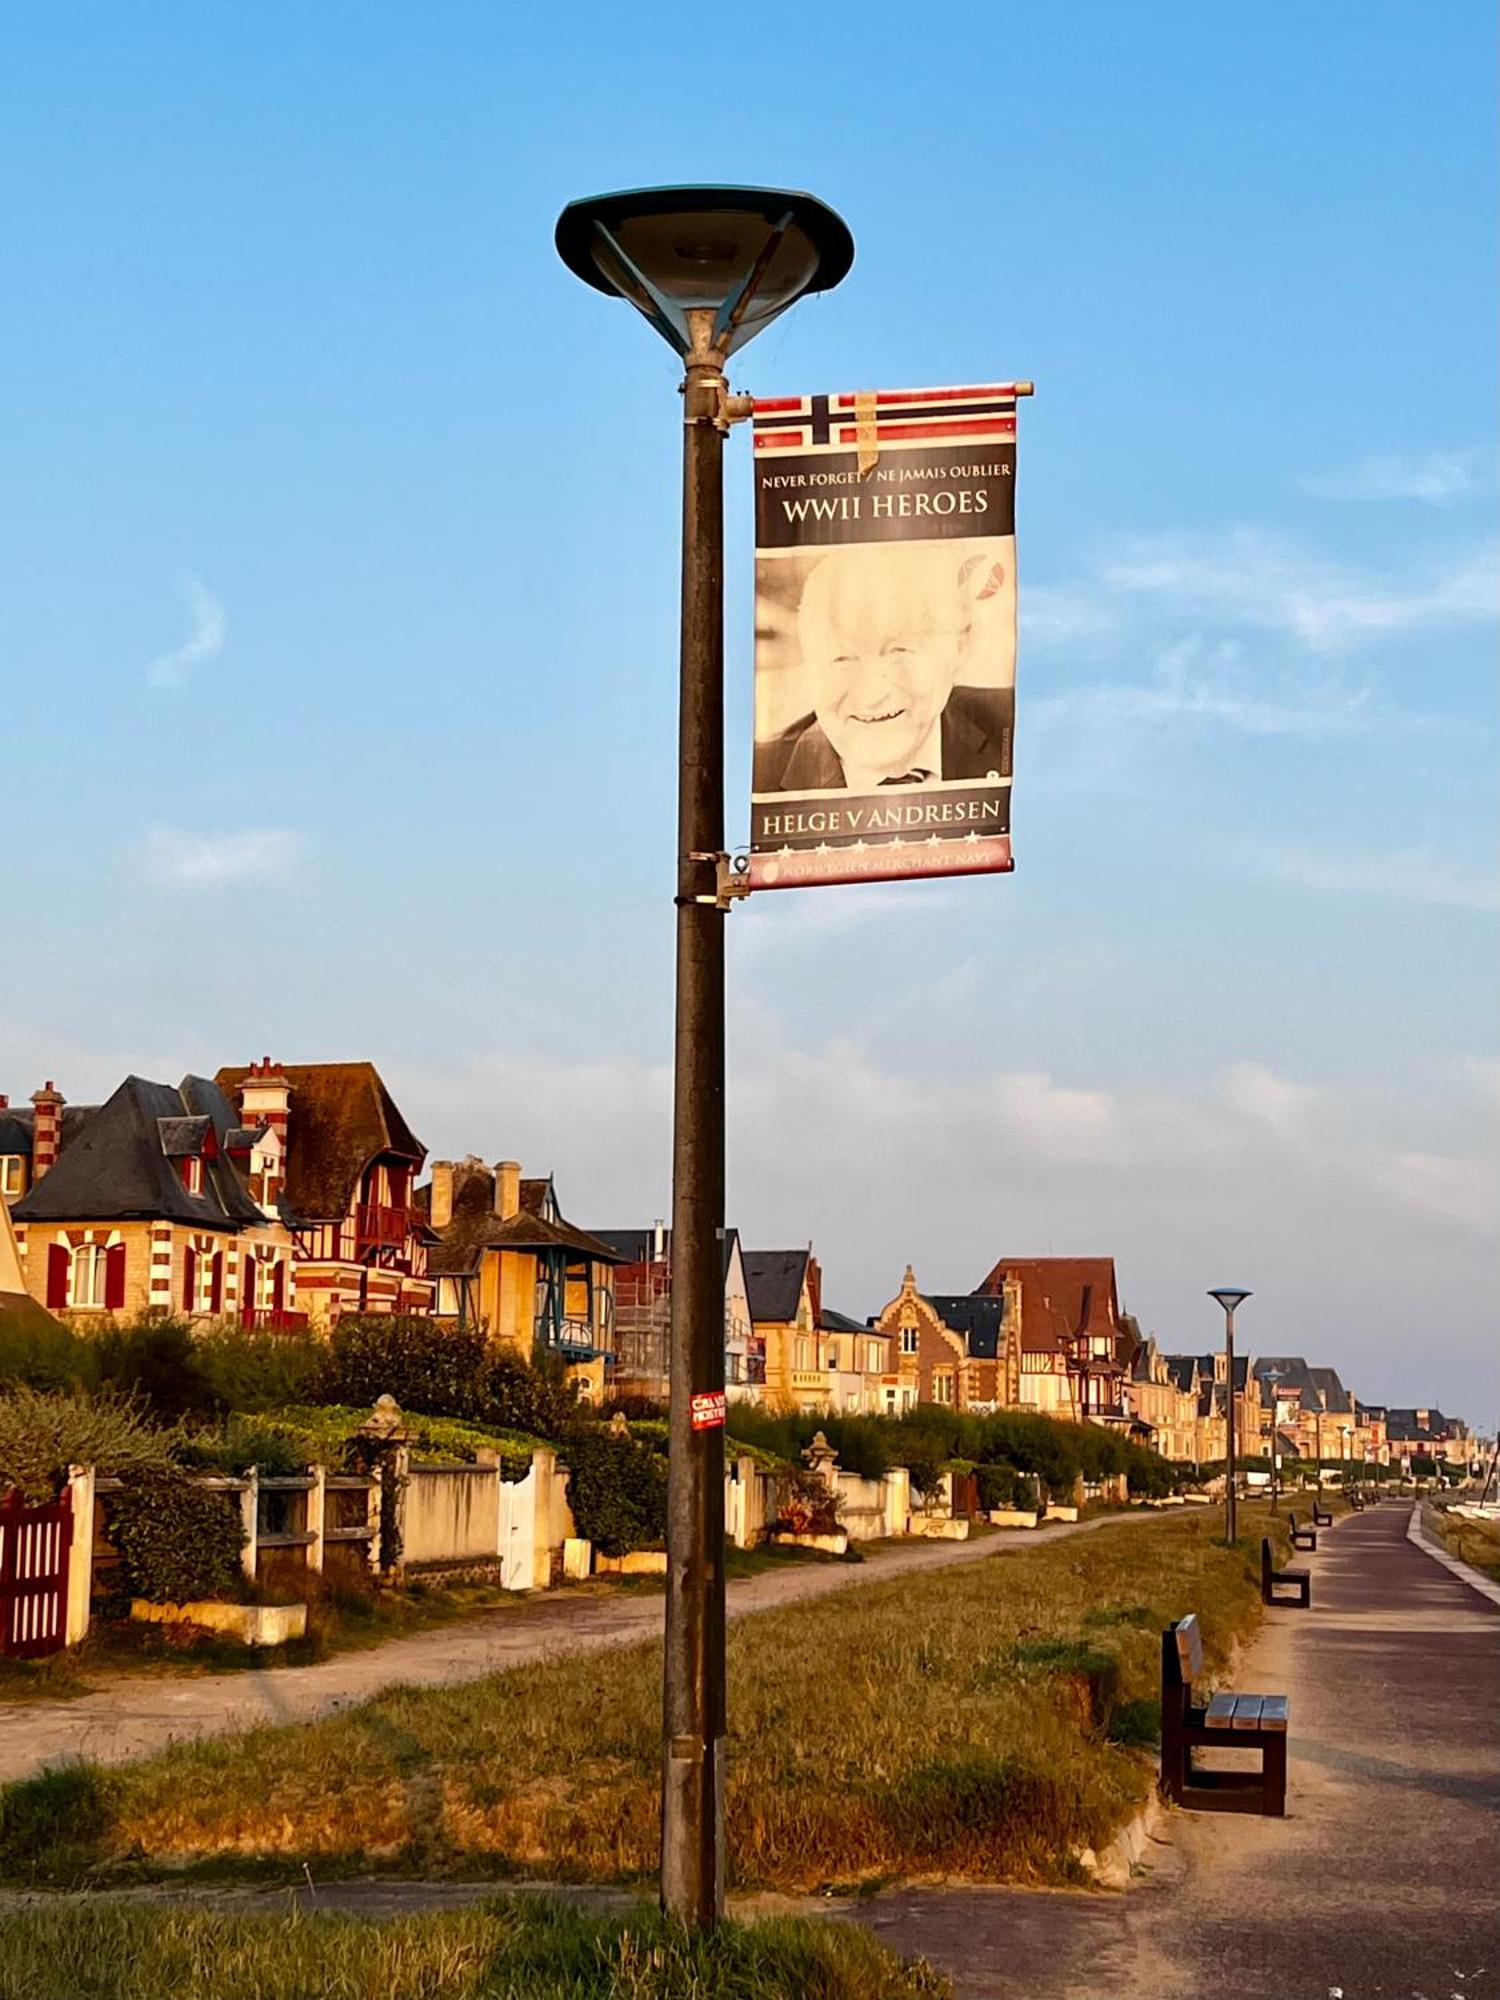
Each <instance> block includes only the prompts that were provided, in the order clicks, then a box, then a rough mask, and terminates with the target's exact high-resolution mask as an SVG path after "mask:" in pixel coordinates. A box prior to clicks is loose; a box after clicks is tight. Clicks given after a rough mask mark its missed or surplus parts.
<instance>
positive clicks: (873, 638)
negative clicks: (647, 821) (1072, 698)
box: [754, 542, 1014, 794]
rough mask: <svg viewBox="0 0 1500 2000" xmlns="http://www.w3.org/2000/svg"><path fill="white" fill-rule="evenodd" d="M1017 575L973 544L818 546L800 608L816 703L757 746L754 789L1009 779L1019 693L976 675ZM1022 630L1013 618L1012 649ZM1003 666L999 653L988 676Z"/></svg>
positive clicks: (805, 690)
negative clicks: (986, 631) (987, 636)
mask: <svg viewBox="0 0 1500 2000" xmlns="http://www.w3.org/2000/svg"><path fill="white" fill-rule="evenodd" d="M1007 553H1009V551H1008V550H1007ZM1005 572H1006V565H1005V563H1004V561H1003V560H1002V559H1001V558H1000V556H999V555H998V554H996V553H995V552H993V550H992V551H991V552H989V553H986V554H982V555H975V554H974V552H973V544H972V543H970V544H968V545H967V546H966V547H955V546H954V545H953V544H952V543H941V542H938V543H911V542H906V543H899V542H898V543H891V542H883V543H882V542H875V543H861V544H855V545H850V546H845V547H842V548H835V549H832V550H829V551H828V552H827V553H825V554H822V555H820V556H819V557H818V558H817V559H816V560H815V561H814V562H813V563H812V565H811V567H810V568H809V569H808V571H807V574H806V578H805V581H804V583H803V587H802V594H801V598H800V601H799V603H798V606H797V612H796V638H797V652H798V656H799V664H798V684H799V686H800V688H801V691H802V700H803V703H804V704H805V712H804V713H802V714H800V715H798V716H797V718H796V720H795V721H793V722H792V723H791V724H790V725H789V726H787V727H785V728H783V729H781V730H780V731H778V732H777V733H776V734H775V735H773V736H771V737H769V738H768V739H767V740H764V741H758V742H757V744H756V748H755V776H754V790H755V792H756V793H757V794H761V793H768V792H781V793H785V792H828V791H847V792H854V793H868V792H873V791H875V790H877V789H878V788H879V787H880V786H882V785H917V784H942V783H952V782H953V781H955V780H961V779H983V778H1003V777H1007V776H1009V774H1010V757H1011V734H1012V719H1013V715H1014V692H1013V688H1012V687H1010V686H1000V685H985V684H983V680H982V679H976V680H975V681H971V682H966V674H973V675H975V676H976V677H977V676H979V675H981V674H982V673H984V670H985V666H986V662H985V661H984V659H983V657H982V656H983V655H984V654H985V653H989V652H991V651H992V648H991V647H989V646H986V645H984V644H983V643H982V642H981V640H980V637H979V635H980V632H981V630H982V629H983V628H984V625H985V621H986V619H987V617H988V616H990V615H991V607H993V608H994V610H997V611H998V610H1002V609H1004V608H1007V603H1013V598H1011V596H1010V593H1009V592H1008V590H1007V583H1008V579H1007V576H1006V573H1005ZM1013 632H1014V625H1013V623H1012V625H1011V628H1010V635H1008V636H1009V645H1010V646H1013V643H1014V640H1013ZM997 636H999V635H997ZM1012 657H1013V655H1012ZM998 664H1002V663H1001V662H997V661H995V660H994V659H993V657H992V658H991V659H990V661H989V662H988V673H987V675H986V677H987V678H989V679H993V678H994V670H995V667H996V665H998ZM783 712H784V711H783Z"/></svg>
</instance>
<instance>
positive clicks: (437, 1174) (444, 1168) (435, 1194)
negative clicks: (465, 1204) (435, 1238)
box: [429, 1160, 453, 1229]
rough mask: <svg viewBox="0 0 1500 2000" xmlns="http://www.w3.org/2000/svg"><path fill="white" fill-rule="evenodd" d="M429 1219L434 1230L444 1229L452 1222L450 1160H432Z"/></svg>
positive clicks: (451, 1171) (451, 1164) (451, 1170)
mask: <svg viewBox="0 0 1500 2000" xmlns="http://www.w3.org/2000/svg"><path fill="white" fill-rule="evenodd" d="M429 1219H430V1221H431V1223H432V1226H433V1228H434V1229H446V1228H447V1227H448V1224H449V1223H450V1222H451V1221H452V1220H453V1162H452V1161H451V1160H434V1161H433V1163H432V1213H431V1216H430V1218H429Z"/></svg>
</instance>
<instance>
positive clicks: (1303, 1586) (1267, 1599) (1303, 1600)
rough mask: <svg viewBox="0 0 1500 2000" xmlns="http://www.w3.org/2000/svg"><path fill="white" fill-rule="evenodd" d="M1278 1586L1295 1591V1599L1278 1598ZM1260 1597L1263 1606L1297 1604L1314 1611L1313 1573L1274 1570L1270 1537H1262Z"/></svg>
mask: <svg viewBox="0 0 1500 2000" xmlns="http://www.w3.org/2000/svg"><path fill="white" fill-rule="evenodd" d="M1278 1585H1282V1586H1285V1587H1286V1588H1287V1589H1289V1590H1295V1591H1296V1593H1297V1595H1296V1597H1295V1599H1290V1598H1285V1597H1278V1596H1277V1595H1276V1591H1277V1587H1278ZM1260 1597H1261V1602H1262V1604H1287V1603H1297V1604H1300V1605H1302V1606H1303V1607H1304V1609H1306V1610H1309V1611H1310V1610H1311V1609H1312V1572H1311V1571H1310V1570H1305V1569H1273V1568H1272V1567H1271V1538H1270V1536H1269V1535H1262V1536H1261V1541H1260Z"/></svg>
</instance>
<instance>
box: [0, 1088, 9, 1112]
mask: <svg viewBox="0 0 1500 2000" xmlns="http://www.w3.org/2000/svg"><path fill="white" fill-rule="evenodd" d="M9 1109H10V1099H9V1098H8V1097H7V1096H6V1094H5V1092H4V1091H3V1090H0V1111H9Z"/></svg>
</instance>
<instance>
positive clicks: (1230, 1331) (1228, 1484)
mask: <svg viewBox="0 0 1500 2000" xmlns="http://www.w3.org/2000/svg"><path fill="white" fill-rule="evenodd" d="M1224 1358H1225V1363H1226V1366H1227V1370H1228V1381H1227V1384H1226V1387H1227V1389H1228V1392H1229V1424H1228V1437H1227V1439H1226V1448H1225V1452H1224V1481H1225V1508H1224V1530H1225V1539H1226V1540H1227V1541H1228V1542H1229V1544H1230V1546H1231V1548H1232V1547H1233V1546H1234V1543H1235V1540H1236V1537H1237V1530H1238V1523H1237V1521H1236V1518H1235V1506H1234V1307H1233V1306H1225V1308H1224Z"/></svg>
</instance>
